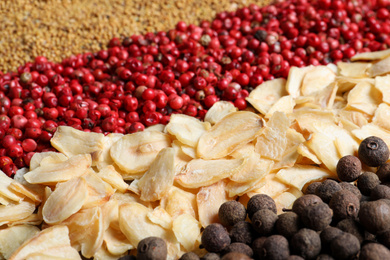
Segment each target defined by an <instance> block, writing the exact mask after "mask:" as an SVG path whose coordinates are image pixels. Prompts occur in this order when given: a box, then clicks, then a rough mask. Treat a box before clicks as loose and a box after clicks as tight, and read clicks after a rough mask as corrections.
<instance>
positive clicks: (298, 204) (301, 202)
mask: <svg viewBox="0 0 390 260" xmlns="http://www.w3.org/2000/svg"><path fill="white" fill-rule="evenodd" d="M318 203H322V200H321V198H320V197H318V196H317V195H314V194H308V195H303V196H302V197H299V198H298V199H296V200H295V201H294V203H293V206H292V211H293V212H295V213H297V214H298V215H299V216H300V215H301V214H302V212H303V211H304V209H305V208H306V207H307V206H308V205H312V204H318Z"/></svg>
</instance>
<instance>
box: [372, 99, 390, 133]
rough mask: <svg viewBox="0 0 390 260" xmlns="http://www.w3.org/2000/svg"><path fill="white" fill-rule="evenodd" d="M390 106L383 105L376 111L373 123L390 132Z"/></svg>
mask: <svg viewBox="0 0 390 260" xmlns="http://www.w3.org/2000/svg"><path fill="white" fill-rule="evenodd" d="M389 118H390V106H389V105H387V104H385V103H382V104H380V105H379V106H378V109H377V110H376V111H375V115H374V117H373V118H372V123H373V124H375V125H377V126H380V127H382V128H383V129H386V130H388V131H390V120H389Z"/></svg>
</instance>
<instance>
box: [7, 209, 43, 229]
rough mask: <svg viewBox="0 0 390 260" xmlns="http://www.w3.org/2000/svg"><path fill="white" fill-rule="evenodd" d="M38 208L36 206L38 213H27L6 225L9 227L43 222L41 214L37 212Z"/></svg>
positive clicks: (37, 224) (36, 224)
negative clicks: (22, 217) (25, 216)
mask: <svg viewBox="0 0 390 260" xmlns="http://www.w3.org/2000/svg"><path fill="white" fill-rule="evenodd" d="M40 209H41V208H38V213H37V214H35V213H33V214H31V215H29V216H28V217H27V218H24V219H20V220H16V221H13V222H11V223H8V224H7V225H8V226H9V227H12V226H19V225H35V226H39V225H40V224H42V222H43V220H42V214H41V213H40V212H39V211H41V210H40Z"/></svg>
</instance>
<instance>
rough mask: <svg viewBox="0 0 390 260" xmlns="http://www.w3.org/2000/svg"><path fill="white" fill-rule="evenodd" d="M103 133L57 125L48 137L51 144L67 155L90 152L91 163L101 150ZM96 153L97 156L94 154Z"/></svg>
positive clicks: (95, 159) (96, 159)
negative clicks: (51, 135) (50, 136)
mask: <svg viewBox="0 0 390 260" xmlns="http://www.w3.org/2000/svg"><path fill="white" fill-rule="evenodd" d="M103 142H104V134H100V133H93V132H91V133H87V132H84V131H81V130H77V129H75V128H73V127H70V126H59V127H57V130H56V132H55V133H54V135H53V138H51V139H50V143H51V145H52V146H53V147H54V148H56V149H57V150H58V151H60V152H61V153H63V154H65V155H66V156H68V157H72V156H74V155H78V154H90V155H91V156H92V158H93V161H92V163H93V165H95V162H96V161H99V159H98V158H99V157H100V154H101V153H102V150H103ZM96 154H98V155H99V156H96Z"/></svg>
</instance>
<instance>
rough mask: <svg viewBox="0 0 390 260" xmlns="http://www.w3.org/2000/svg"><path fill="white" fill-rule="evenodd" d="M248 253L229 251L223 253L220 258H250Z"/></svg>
mask: <svg viewBox="0 0 390 260" xmlns="http://www.w3.org/2000/svg"><path fill="white" fill-rule="evenodd" d="M251 259H252V258H250V257H249V256H248V255H246V254H243V253H238V252H230V253H228V254H226V255H224V256H223V257H222V258H221V260H251Z"/></svg>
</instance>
